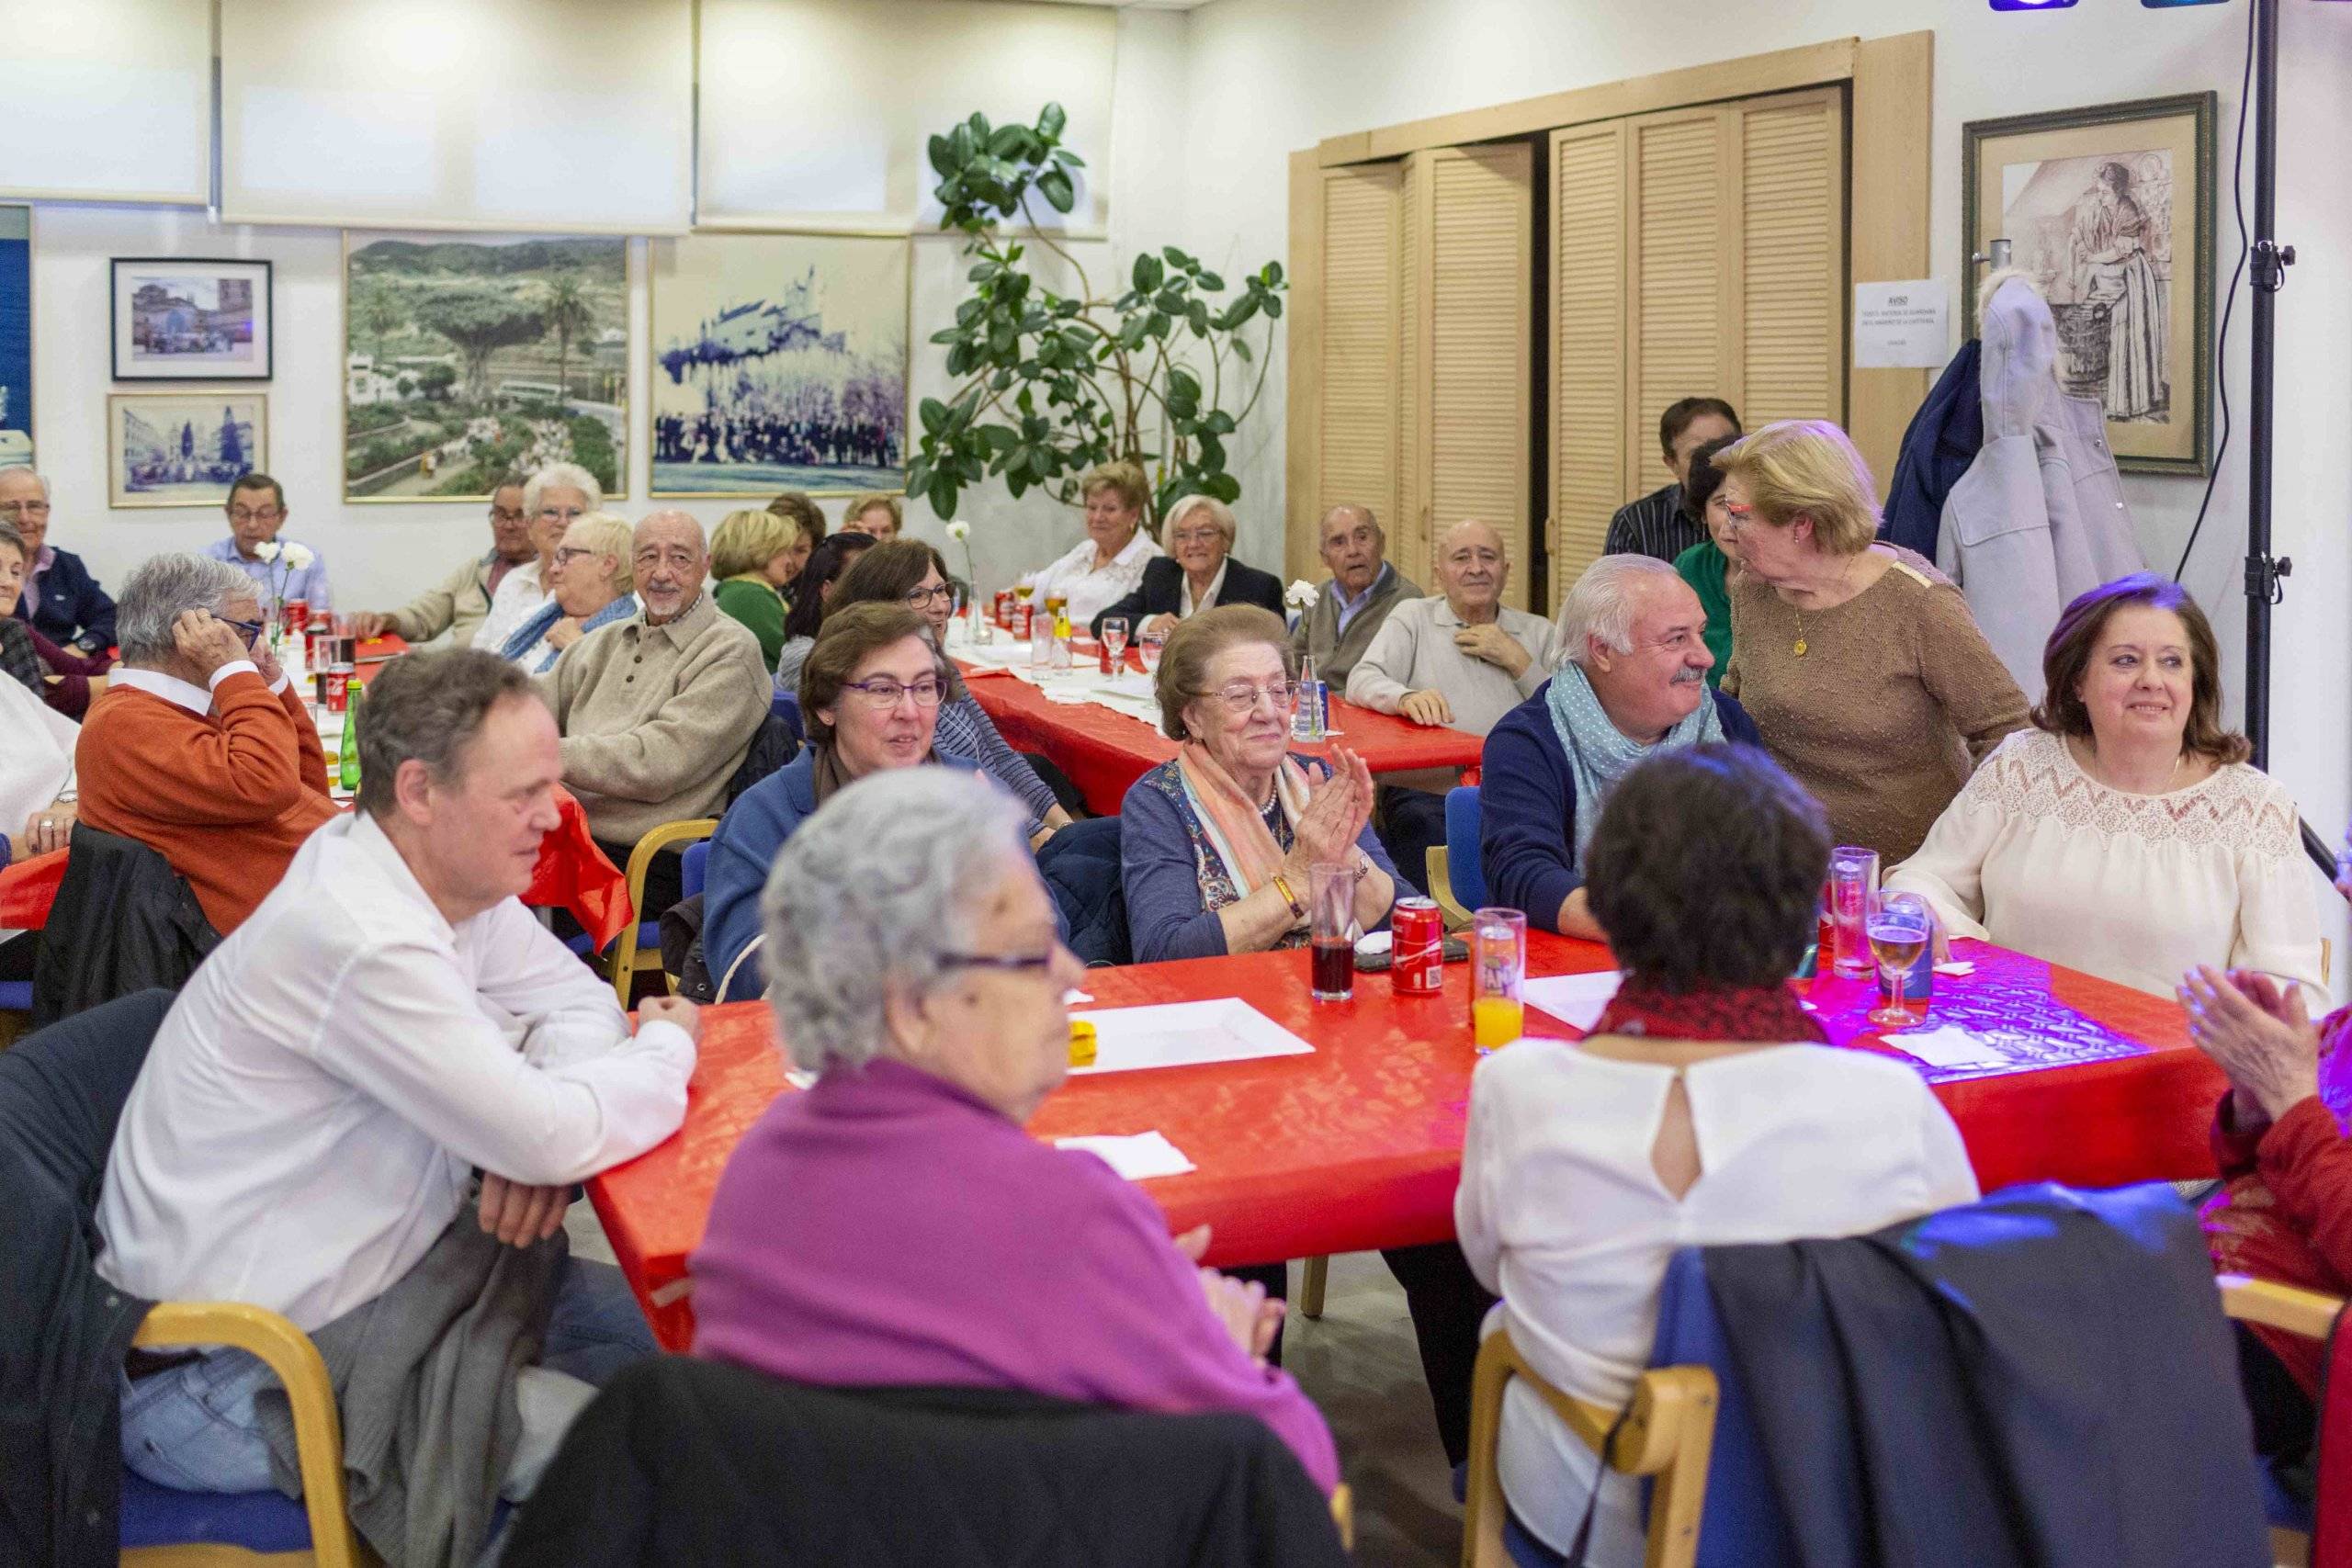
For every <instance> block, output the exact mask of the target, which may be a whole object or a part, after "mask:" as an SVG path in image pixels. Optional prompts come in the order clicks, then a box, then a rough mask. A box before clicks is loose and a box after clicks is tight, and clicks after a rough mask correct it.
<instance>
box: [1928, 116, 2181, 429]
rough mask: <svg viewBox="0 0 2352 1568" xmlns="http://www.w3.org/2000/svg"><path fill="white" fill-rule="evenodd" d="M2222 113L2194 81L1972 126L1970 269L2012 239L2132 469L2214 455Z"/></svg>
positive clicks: (2062, 347) (2083, 391)
mask: <svg viewBox="0 0 2352 1568" xmlns="http://www.w3.org/2000/svg"><path fill="white" fill-rule="evenodd" d="M2213 114H2214V95H2213V94H2211V93H2197V94H2190V95H2188V96H2182V97H2175V98H2145V99H2142V100H2141V101H2139V102H2137V103H2129V104H2106V105H2102V106H2100V107H2097V108H2085V109H2064V110H2059V111H2056V112H2053V113H2049V114H2030V115H2018V116H2015V117H2013V118H2007V119H1980V120H1972V121H1970V122H1969V123H1968V124H1966V125H1963V126H1962V127H1961V239H1962V244H1963V255H1962V266H1961V273H1960V275H1961V276H1962V277H1963V278H1968V279H1971V280H1974V279H1977V278H1979V277H1981V276H1983V275H1982V274H1981V273H1980V272H1979V270H1978V269H1977V268H1976V267H1975V266H1974V265H1970V264H1969V263H1968V261H1967V257H1968V256H1971V255H1973V254H1976V253H1978V252H1981V251H1984V250H1985V248H1986V245H1987V243H1988V242H1990V241H1993V240H1996V239H2006V240H2007V241H2009V242H2010V243H2011V245H2012V247H2013V249H2012V252H2011V258H2010V259H2011V265H2014V266H2016V267H2018V268H2020V269H2022V270H2023V271H2024V272H2026V273H2027V274H2028V275H2029V276H2031V277H2032V278H2033V280H2034V282H2035V284H2036V285H2037V286H2038V287H2040V288H2041V293H2042V297H2043V298H2044V299H2048V300H2049V301H2050V312H2051V314H2052V316H2053V317H2054V318H2056V321H2057V323H2058V374H2059V379H2060V380H2061V381H2062V382H2063V383H2064V385H2065V387H2066V389H2067V390H2068V391H2069V392H2071V393H2073V394H2075V396H2078V397H2086V398H2095V399H2097V400H2098V402H2099V404H2100V406H2101V407H2102V408H2104V409H2105V410H2106V411H2107V439H2108V445H2109V447H2110V448H2112V449H2113V451H2114V453H2115V460H2116V464H2117V466H2118V467H2120V468H2124V469H2127V470H2131V471H2137V472H2142V473H2175V474H2203V473H2206V472H2208V471H2210V469H2211V463H2212V425H2213V411H2212V389H2213V374H2212V369H2213V186H2214V176H2213ZM1973 292H1974V290H1973V282H1972V287H1971V288H1970V294H1971V299H1970V301H1969V313H1970V318H1969V319H1970V322H1971V330H1972V331H1973V323H1974V320H1975V302H1974V299H1973Z"/></svg>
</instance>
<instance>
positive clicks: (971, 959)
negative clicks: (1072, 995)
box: [939, 953, 1060, 973]
mask: <svg viewBox="0 0 2352 1568" xmlns="http://www.w3.org/2000/svg"><path fill="white" fill-rule="evenodd" d="M1058 956H1060V955H1059V954H1058V953H941V954H940V955H939V962H940V963H941V964H944V965H945V966H946V967H948V968H950V969H1006V970H1011V971H1013V972H1014V973H1024V972H1026V973H1035V972H1036V971H1039V970H1044V969H1050V968H1052V967H1053V966H1054V960H1055V959H1056V958H1057V957H1058Z"/></svg>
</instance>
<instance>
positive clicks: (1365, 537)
mask: <svg viewBox="0 0 2352 1568" xmlns="http://www.w3.org/2000/svg"><path fill="white" fill-rule="evenodd" d="M1318 540H1319V545H1318V547H1319V548H1320V549H1321V551H1322V555H1323V564H1324V565H1325V566H1327V567H1329V568H1330V570H1331V580H1330V581H1329V582H1326V583H1325V584H1324V585H1323V586H1322V587H1321V588H1320V589H1319V590H1317V592H1316V595H1315V605H1314V608H1312V609H1310V610H1308V611H1307V612H1306V615H1301V616H1300V617H1299V620H1298V626H1297V627H1296V628H1295V630H1294V631H1292V633H1291V636H1290V646H1291V651H1292V652H1293V653H1295V654H1296V655H1297V656H1298V657H1299V658H1300V659H1302V660H1313V661H1314V664H1315V673H1316V676H1317V679H1319V680H1321V681H1322V682H1324V683H1325V684H1327V685H1329V687H1330V688H1331V690H1333V691H1335V692H1339V693H1341V694H1344V693H1345V692H1346V691H1347V689H1348V676H1349V674H1350V673H1351V672H1352V671H1354V669H1355V667H1356V660H1359V659H1362V658H1363V653H1364V649H1368V648H1370V647H1371V646H1372V639H1373V635H1374V633H1376V632H1378V631H1379V630H1380V626H1381V623H1382V622H1384V621H1385V620H1386V619H1387V618H1388V612H1389V611H1391V610H1393V609H1395V608H1396V607H1397V605H1398V604H1402V603H1403V602H1405V601H1406V600H1408V599H1419V597H1420V596H1421V589H1420V585H1419V583H1417V582H1415V581H1412V580H1411V579H1409V578H1408V577H1406V576H1405V575H1403V574H1402V573H1401V572H1399V571H1398V570H1397V569H1396V568H1395V567H1393V566H1390V565H1389V564H1388V562H1387V561H1386V560H1385V559H1384V557H1385V555H1386V554H1387V550H1388V536H1387V535H1386V534H1385V533H1383V532H1381V528H1380V520H1379V519H1378V518H1376V517H1374V515H1373V514H1372V508H1371V507H1369V506H1353V505H1342V506H1335V507H1333V508H1331V510H1330V511H1329V512H1327V513H1324V514H1323V522H1322V525H1321V527H1320V529H1319V531H1318Z"/></svg>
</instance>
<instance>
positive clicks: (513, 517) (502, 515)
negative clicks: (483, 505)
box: [490, 506, 523, 523]
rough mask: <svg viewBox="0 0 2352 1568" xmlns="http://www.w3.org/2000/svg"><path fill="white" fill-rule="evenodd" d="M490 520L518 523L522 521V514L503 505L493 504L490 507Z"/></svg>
mask: <svg viewBox="0 0 2352 1568" xmlns="http://www.w3.org/2000/svg"><path fill="white" fill-rule="evenodd" d="M490 520H491V521H492V523H520V522H522V521H523V514H522V513H520V512H510V511H508V510H507V509H506V508H505V507H503V506H493V507H492V508H491V509H490Z"/></svg>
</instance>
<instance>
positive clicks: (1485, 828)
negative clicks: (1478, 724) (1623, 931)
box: [1478, 681, 1764, 931]
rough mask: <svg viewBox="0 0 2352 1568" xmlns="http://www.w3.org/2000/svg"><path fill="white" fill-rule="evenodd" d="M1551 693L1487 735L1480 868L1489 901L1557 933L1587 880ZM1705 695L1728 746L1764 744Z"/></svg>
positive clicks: (1721, 702)
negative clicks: (1566, 906)
mask: <svg viewBox="0 0 2352 1568" xmlns="http://www.w3.org/2000/svg"><path fill="white" fill-rule="evenodd" d="M1551 690H1552V682H1549V681H1546V682H1544V684H1543V685H1541V686H1539V687H1537V688H1536V691H1535V694H1534V695H1533V696H1532V697H1530V698H1528V699H1527V700H1526V701H1525V702H1523V703H1521V704H1520V705H1518V706H1517V707H1515V708H1513V709H1511V710H1510V712H1509V713H1507V714H1505V715H1503V716H1502V721H1501V722H1500V723H1498V724H1497V725H1496V726H1495V728H1493V729H1492V730H1490V731H1488V732H1487V750H1486V753H1485V755H1484V757H1483V758H1482V759H1481V761H1480V763H1479V773H1480V778H1479V784H1478V866H1479V869H1480V870H1481V871H1482V872H1484V873H1485V874H1486V878H1487V897H1489V898H1492V899H1493V900H1494V901H1495V902H1496V903H1498V904H1499V905H1502V906H1504V907H1505V908H1512V909H1523V910H1525V911H1526V913H1527V923H1528V924H1529V925H1532V926H1534V927H1536V928H1538V929H1539V930H1542V931H1558V930H1559V929H1560V906H1561V904H1562V903H1563V902H1565V901H1566V898H1567V897H1568V895H1569V894H1571V893H1573V892H1575V891H1576V890H1577V888H1579V887H1581V886H1584V872H1583V871H1582V870H1581V869H1580V868H1579V867H1578V866H1577V856H1576V844H1575V840H1576V826H1577V781H1576V775H1575V774H1574V773H1570V772H1569V771H1568V754H1567V752H1566V750H1564V749H1563V748H1562V747H1561V745H1560V736H1559V732H1558V731H1557V730H1555V729H1554V728H1553V727H1552V710H1551V707H1550V705H1549V694H1550V692H1551ZM1708 695H1709V696H1710V697H1713V699H1714V703H1715V707H1716V708H1717V710H1718V711H1719V712H1720V713H1721V715H1722V717H1723V724H1724V739H1726V740H1739V741H1745V742H1746V743H1747V744H1748V745H1750V746H1761V745H1762V744H1763V743H1764V742H1763V739H1762V738H1761V737H1759V736H1758V734H1757V733H1756V721H1755V720H1754V719H1751V718H1749V717H1748V716H1747V709H1746V708H1743V707H1741V706H1740V705H1739V704H1738V703H1736V702H1735V701H1733V700H1732V699H1731V698H1729V697H1727V696H1724V694H1722V693H1721V692H1710V693H1708Z"/></svg>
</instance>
